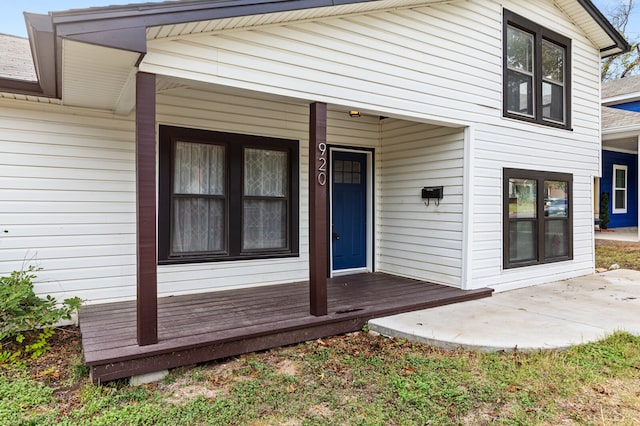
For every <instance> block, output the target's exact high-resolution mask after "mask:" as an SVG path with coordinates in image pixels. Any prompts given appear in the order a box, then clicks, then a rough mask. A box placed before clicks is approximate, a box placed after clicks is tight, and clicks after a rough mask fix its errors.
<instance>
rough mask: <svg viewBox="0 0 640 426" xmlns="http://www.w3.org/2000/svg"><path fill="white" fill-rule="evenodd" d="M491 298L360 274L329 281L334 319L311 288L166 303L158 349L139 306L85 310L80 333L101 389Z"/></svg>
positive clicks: (271, 289) (201, 296) (212, 295)
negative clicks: (144, 333)
mask: <svg viewBox="0 0 640 426" xmlns="http://www.w3.org/2000/svg"><path fill="white" fill-rule="evenodd" d="M490 294H491V290H490V289H479V290H472V291H463V290H460V289H456V288H453V287H446V286H441V285H437V284H432V283H427V282H422V281H418V280H413V279H409V278H401V277H396V276H392V275H387V274H382V273H374V274H357V275H350V276H345V277H336V278H332V279H330V280H329V282H328V301H329V314H328V315H326V316H319V317H315V316H312V315H310V314H309V287H308V283H304V282H303V283H292V284H282V285H274V286H263V287H253V288H247V289H240V290H227V291H220V292H211V293H202V294H196V295H187V296H172V297H165V298H160V299H158V337H159V342H158V343H157V344H155V345H148V346H138V345H137V342H136V326H135V321H136V312H135V302H116V303H111V304H104V305H92V306H91V305H90V306H87V307H84V308H83V309H82V310H81V312H80V327H81V332H82V344H83V349H84V356H85V362H86V363H87V365H89V366H90V368H91V370H92V376H93V379H94V381H98V380H112V379H114V378H119V377H126V376H128V375H132V374H141V372H149V371H154V370H153V369H154V368H155V369H156V370H157V369H162V368H170V367H172V366H178V365H185V364H188V363H193V362H201V361H205V360H213V359H217V358H220V357H221V356H230V355H237V354H239V353H242V352H234V351H240V350H244V349H247V348H248V349H247V350H257V349H266V348H268V347H273V346H280V345H281V344H288V343H295V342H298V341H302V340H306V339H307V338H316V337H321V336H322V335H323V333H332V334H337V333H342V332H347V331H353V330H356V329H358V328H360V327H362V325H363V324H364V323H366V321H368V320H369V319H371V318H375V317H380V316H385V315H390V314H394V313H400V312H407V311H411V310H416V309H423V308H428V307H434V306H440V305H444V304H449V303H456V302H459V301H465V300H473V299H477V298H481V297H487V296H489V295H490ZM270 336H271V337H270ZM310 336H311V337H310ZM256 348H257V349H256ZM145 360H146V361H145ZM181 363H182V364H181ZM160 367H161V368H160Z"/></svg>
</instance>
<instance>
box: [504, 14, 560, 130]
mask: <svg viewBox="0 0 640 426" xmlns="http://www.w3.org/2000/svg"><path fill="white" fill-rule="evenodd" d="M509 26H512V27H514V28H517V29H519V30H521V31H524V32H527V33H529V34H531V35H532V36H533V38H534V43H533V87H532V90H533V116H528V115H523V114H518V113H516V112H512V111H509V108H508V95H509V91H508V83H509V78H508V69H509V68H508V64H507V42H508V37H507V31H508V27H509ZM502 39H503V43H502V82H503V85H502V92H503V93H502V115H503V116H504V117H508V118H513V119H516V120H522V121H527V122H530V123H536V124H543V125H545V126H550V127H556V128H560V129H567V130H572V129H571V105H572V100H571V80H572V78H571V77H572V72H571V71H572V67H571V39H569V38H568V37H565V36H563V35H561V34H558V33H556V32H555V31H552V30H550V29H548V28H545V27H543V26H542V25H539V24H536V23H535V22H533V21H530V20H529V19H527V18H524V17H522V16H520V15H517V14H515V13H513V12H511V11H509V10H507V9H504V10H503V29H502ZM543 40H547V41H548V42H551V43H553V44H555V45H557V46H560V47H562V48H564V75H563V80H564V81H563V83H564V96H563V101H564V122H563V123H560V122H558V121H554V120H551V119H546V118H544V117H543V105H542V101H543V99H542V84H543V78H542V41H543Z"/></svg>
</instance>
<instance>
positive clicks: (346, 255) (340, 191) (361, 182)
mask: <svg viewBox="0 0 640 426" xmlns="http://www.w3.org/2000/svg"><path fill="white" fill-rule="evenodd" d="M331 171H332V177H333V179H332V187H331V191H332V197H331V217H332V225H331V241H332V256H333V270H340V269H351V268H363V267H366V266H367V154H361V153H357V152H343V151H334V152H333V156H332V162H331Z"/></svg>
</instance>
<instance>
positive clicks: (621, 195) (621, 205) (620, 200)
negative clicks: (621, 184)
mask: <svg viewBox="0 0 640 426" xmlns="http://www.w3.org/2000/svg"><path fill="white" fill-rule="evenodd" d="M626 192H627V191H625V190H624V189H616V197H615V198H616V203H615V205H614V206H613V207H614V208H615V209H623V210H624V209H626V208H627V206H626V205H625V204H626V198H627V197H626V196H625V195H626V194H625V193H626Z"/></svg>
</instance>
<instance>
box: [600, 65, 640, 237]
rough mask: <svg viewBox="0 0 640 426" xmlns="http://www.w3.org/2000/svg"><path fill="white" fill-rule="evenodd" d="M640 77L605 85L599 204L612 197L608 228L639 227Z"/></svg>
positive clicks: (610, 199)
mask: <svg viewBox="0 0 640 426" xmlns="http://www.w3.org/2000/svg"><path fill="white" fill-rule="evenodd" d="M639 144H640V76H631V77H625V78H622V79H619V80H614V81H610V82H606V83H603V84H602V176H601V178H600V179H599V180H598V179H596V189H597V190H596V192H595V196H596V205H595V207H596V208H597V209H598V210H597V211H598V212H599V209H600V207H601V206H600V199H601V198H600V197H601V196H602V194H603V193H607V194H608V199H609V203H608V213H609V220H610V222H609V223H608V225H607V227H608V228H621V227H637V226H638V215H639V214H640V210H639V209H638V146H639Z"/></svg>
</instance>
